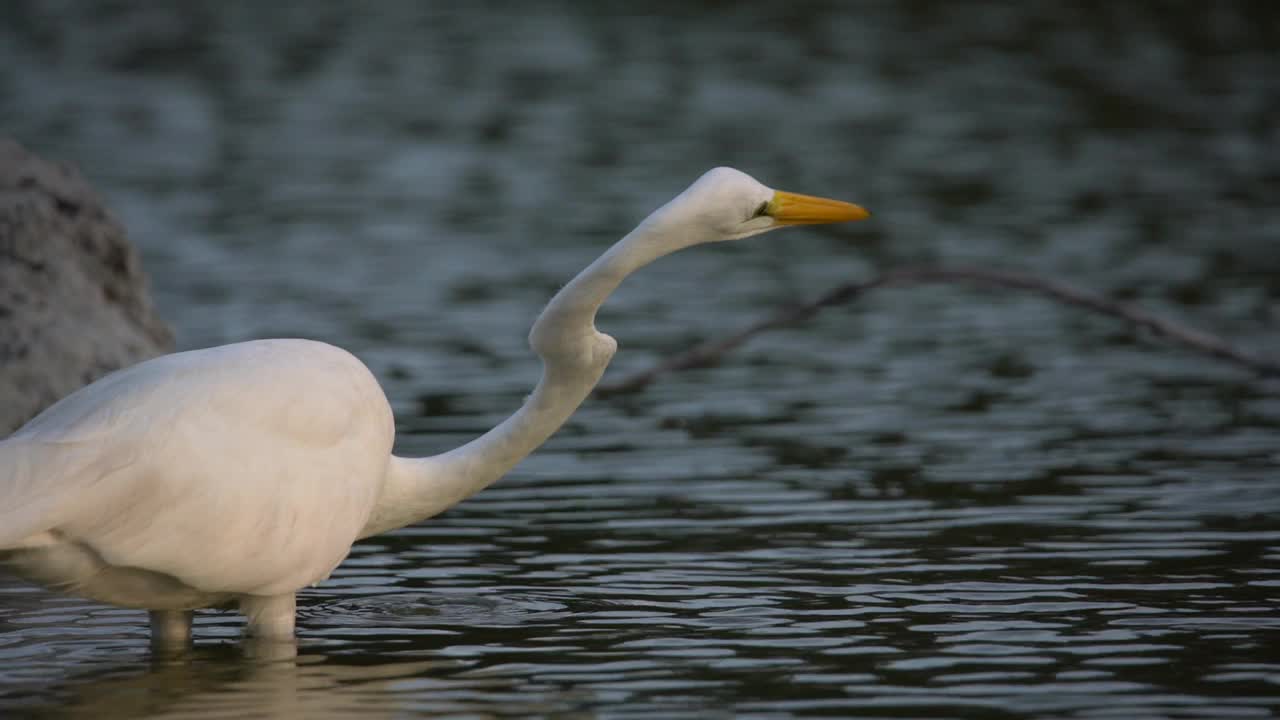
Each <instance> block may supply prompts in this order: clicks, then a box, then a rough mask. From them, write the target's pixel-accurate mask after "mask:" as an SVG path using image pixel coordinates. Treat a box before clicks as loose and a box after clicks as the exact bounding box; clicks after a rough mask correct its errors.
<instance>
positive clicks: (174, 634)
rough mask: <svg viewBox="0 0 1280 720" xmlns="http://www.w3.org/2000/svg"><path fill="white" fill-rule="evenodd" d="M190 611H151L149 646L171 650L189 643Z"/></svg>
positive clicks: (191, 613)
mask: <svg viewBox="0 0 1280 720" xmlns="http://www.w3.org/2000/svg"><path fill="white" fill-rule="evenodd" d="M194 614H195V613H193V612H192V611H191V610H152V611H151V645H152V646H153V647H155V648H160V649H166V650H171V649H175V648H185V647H186V646H187V645H188V644H190V643H191V617H192V616H193V615H194Z"/></svg>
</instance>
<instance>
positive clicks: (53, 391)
mask: <svg viewBox="0 0 1280 720" xmlns="http://www.w3.org/2000/svg"><path fill="white" fill-rule="evenodd" d="M172 348H173V333H172V331H170V329H169V327H168V326H167V325H165V323H164V322H163V321H162V320H161V319H160V318H159V317H158V316H157V315H156V313H155V310H154V309H153V308H152V306H151V300H150V299H149V297H148V295H147V278H146V275H145V274H144V273H143V271H142V265H141V262H140V261H139V259H138V254H137V252H135V251H134V249H133V247H132V246H131V245H130V244H129V240H128V238H127V237H126V236H125V231H124V228H123V227H122V226H121V224H120V223H119V222H118V221H117V220H116V219H115V218H114V217H112V216H111V213H110V212H109V211H108V210H107V209H106V207H105V206H104V204H103V202H102V198H101V197H100V196H99V195H98V194H97V193H95V192H94V191H93V188H91V187H90V186H89V183H88V182H86V181H85V179H84V178H83V177H82V176H81V175H80V173H79V172H77V171H76V170H75V169H74V168H71V167H69V166H67V165H64V164H60V163H50V162H47V161H45V160H43V159H41V158H39V157H36V156H35V155H33V154H31V153H29V152H27V151H26V150H25V149H23V148H22V146H20V145H18V144H17V143H15V142H13V141H10V140H6V139H3V138H0V437H3V436H4V435H7V434H9V433H10V432H12V431H13V430H15V429H17V428H18V427H20V426H21V425H22V424H23V423H24V422H26V421H27V420H29V419H30V418H31V417H33V416H34V415H35V414H36V413H38V412H40V411H41V410H43V409H44V408H45V407H47V406H49V405H50V404H52V403H53V402H54V401H56V400H58V399H59V398H61V397H63V396H65V395H67V394H68V393H70V392H72V391H73V390H75V389H77V388H79V387H80V386H82V385H86V384H88V383H91V382H93V381H94V380H96V379H98V378H99V377H101V376H103V375H105V374H107V373H109V372H111V371H112V370H116V369H118V368H121V367H125V366H127V365H132V364H134V363H136V362H139V361H141V360H144V359H146V358H149V357H153V356H155V355H160V354H163V353H165V352H168V351H170V350H171V349H172Z"/></svg>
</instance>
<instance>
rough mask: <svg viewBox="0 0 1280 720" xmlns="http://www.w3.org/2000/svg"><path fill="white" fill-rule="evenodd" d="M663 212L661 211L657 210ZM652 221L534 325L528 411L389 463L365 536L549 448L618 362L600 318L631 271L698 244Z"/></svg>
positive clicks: (445, 503)
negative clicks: (457, 442)
mask: <svg viewBox="0 0 1280 720" xmlns="http://www.w3.org/2000/svg"><path fill="white" fill-rule="evenodd" d="M659 212H661V211H659ZM657 215H658V214H657V213H655V216H651V218H650V220H649V221H646V222H644V223H642V224H641V225H640V227H638V228H636V229H635V230H634V231H633V232H632V233H631V234H629V235H627V236H626V237H624V238H623V239H622V240H619V241H618V242H617V244H615V245H614V246H613V247H611V248H610V249H609V250H608V251H607V252H606V253H605V254H604V255H602V256H600V257H599V258H598V259H597V260H596V261H595V262H594V263H592V264H591V265H590V266H588V267H587V268H586V269H585V270H583V271H582V272H581V273H578V275H577V276H576V277H574V278H573V280H571V281H570V282H569V284H568V285H565V286H564V288H562V289H561V290H560V292H558V293H556V295H555V297H553V298H552V299H551V302H550V303H548V304H547V307H546V309H545V310H543V311H542V314H541V315H539V316H538V319H537V320H536V321H535V322H534V324H533V329H532V330H531V331H530V333H529V344H530V346H531V347H532V348H533V350H534V352H536V353H537V354H538V355H539V356H540V357H541V358H542V361H543V370H542V378H541V380H539V382H538V384H537V386H536V387H535V388H534V390H533V393H532V394H530V395H529V397H528V399H526V400H525V403H524V405H523V406H521V407H520V409H519V410H517V411H516V412H515V414H513V415H512V416H511V417H509V418H507V419H506V420H504V421H503V422H502V423H501V424H499V425H498V426H497V427H495V428H494V429H492V430H490V431H489V432H487V433H485V434H484V435H482V436H480V437H478V438H476V439H475V440H472V441H471V442H469V443H467V444H466V445H463V446H462V447H459V448H457V449H455V450H451V451H449V452H446V453H443V454H441V455H435V456H432V457H425V458H402V457H397V456H392V457H391V461H390V464H389V465H388V469H387V474H386V478H385V481H384V483H383V491H382V494H381V496H380V497H379V500H378V503H377V506H376V507H375V508H374V511H373V514H372V516H371V517H370V519H369V521H368V522H367V523H366V525H365V528H364V531H363V532H362V533H361V537H368V536H370V535H376V534H379V533H383V532H386V531H388V530H393V529H395V528H398V527H403V526H405V525H409V524H411V523H414V522H418V521H419V520H423V519H425V518H428V517H431V516H432V515H435V514H437V513H439V512H441V511H443V510H445V509H447V508H449V507H451V506H453V505H455V504H457V503H458V502H460V501H462V500H464V499H466V498H468V497H470V496H471V495H474V494H475V493H477V492H479V491H480V490H482V489H484V488H485V487H487V486H488V485H490V484H491V483H493V482H494V481H495V480H497V479H498V478H500V477H502V476H503V475H505V474H506V473H507V471H509V470H510V469H511V468H512V467H514V466H515V465H516V463H518V462H520V460H522V459H524V458H525V457H526V456H527V455H528V454H529V453H531V452H533V451H534V450H536V449H537V448H538V446H540V445H542V443H544V442H546V440H547V438H549V437H551V435H552V433H554V432H555V431H556V430H557V429H559V428H560V426H561V425H563V424H564V422H565V421H566V420H568V419H569V416H570V415H572V414H573V412H574V411H575V410H577V409H578V406H579V405H581V404H582V401H583V400H585V399H586V398H587V396H588V395H590V394H591V391H592V389H593V388H595V386H596V383H598V382H599V381H600V377H601V376H602V375H603V374H604V370H605V368H606V367H607V366H608V365H609V361H610V360H611V359H612V358H613V354H614V351H615V349H616V347H617V346H616V344H615V343H614V340H613V338H611V337H609V336H607V335H604V334H601V333H600V332H598V331H597V330H596V328H595V316H596V311H597V310H599V309H600V306H601V305H602V304H603V303H604V301H605V300H606V299H607V298H608V297H609V295H610V294H611V293H613V291H614V290H615V289H617V287H618V285H619V284H621V283H622V281H623V279H625V278H626V277H627V276H628V275H630V274H631V273H632V272H635V271H636V270H638V269H639V268H641V267H643V266H645V265H647V264H649V263H650V262H653V261H654V260H656V259H657V258H659V257H661V256H663V255H666V254H668V253H670V252H673V251H675V250H678V249H680V248H681V247H685V246H686V245H689V244H693V242H694V241H691V240H690V239H689V238H686V237H679V236H675V235H673V234H672V233H670V232H666V231H664V230H663V228H662V223H659V222H655V221H654V218H655V217H656V216H657Z"/></svg>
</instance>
